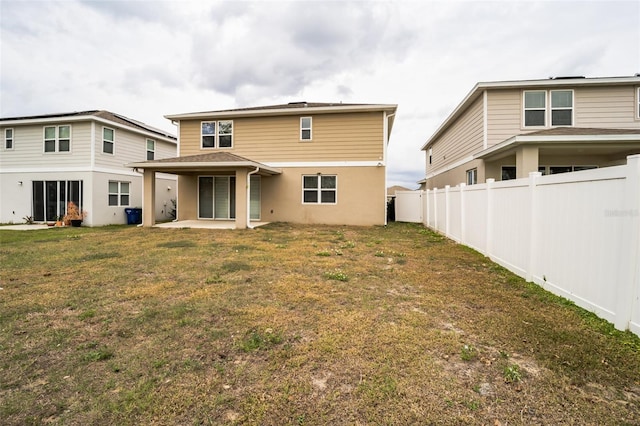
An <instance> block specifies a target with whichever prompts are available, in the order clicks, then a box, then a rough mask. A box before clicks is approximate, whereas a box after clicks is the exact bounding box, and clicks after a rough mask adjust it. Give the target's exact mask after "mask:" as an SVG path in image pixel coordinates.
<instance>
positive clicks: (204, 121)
mask: <svg viewBox="0 0 640 426" xmlns="http://www.w3.org/2000/svg"><path fill="white" fill-rule="evenodd" d="M203 123H213V146H204V144H203V138H204V137H205V136H212V135H205V134H204V133H202V124H203ZM217 132H218V123H217V122H216V121H215V120H202V121H200V149H216V133H217Z"/></svg>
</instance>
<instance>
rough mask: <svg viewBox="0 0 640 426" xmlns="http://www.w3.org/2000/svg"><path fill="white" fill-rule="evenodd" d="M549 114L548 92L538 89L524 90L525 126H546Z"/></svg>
mask: <svg viewBox="0 0 640 426" xmlns="http://www.w3.org/2000/svg"><path fill="white" fill-rule="evenodd" d="M546 115H547V92H545V91H543V90H536V91H531V92H524V125H525V127H533V126H536V127H544V126H545V125H546V120H545V118H546Z"/></svg>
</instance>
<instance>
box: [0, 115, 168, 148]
mask: <svg viewBox="0 0 640 426" xmlns="http://www.w3.org/2000/svg"><path fill="white" fill-rule="evenodd" d="M91 117H95V118H98V119H100V120H101V121H109V122H111V123H115V124H118V125H120V126H122V127H127V128H130V129H133V130H135V131H138V132H143V133H151V134H153V135H157V136H161V137H163V138H166V139H169V140H170V141H173V142H175V141H176V140H177V138H176V137H175V136H174V135H173V134H171V133H167V132H165V131H164V130H160V129H157V128H155V127H152V126H150V125H148V124H145V123H143V122H141V121H138V120H134V119H132V118H129V117H125V116H124V115H121V114H116V113H114V112H110V111H106V110H89V111H74V112H64V113H57V114H41V115H30V116H21V117H2V118H0V125H11V124H14V125H15V124H36V123H43V122H45V123H46V122H52V121H59V120H60V119H65V120H67V121H80V120H87V119H90V118H91Z"/></svg>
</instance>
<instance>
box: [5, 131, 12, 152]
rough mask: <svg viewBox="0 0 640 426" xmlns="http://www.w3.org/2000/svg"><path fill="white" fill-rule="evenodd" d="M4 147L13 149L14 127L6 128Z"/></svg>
mask: <svg viewBox="0 0 640 426" xmlns="http://www.w3.org/2000/svg"><path fill="white" fill-rule="evenodd" d="M4 149H13V129H4Z"/></svg>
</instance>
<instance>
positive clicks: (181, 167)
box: [127, 151, 282, 229]
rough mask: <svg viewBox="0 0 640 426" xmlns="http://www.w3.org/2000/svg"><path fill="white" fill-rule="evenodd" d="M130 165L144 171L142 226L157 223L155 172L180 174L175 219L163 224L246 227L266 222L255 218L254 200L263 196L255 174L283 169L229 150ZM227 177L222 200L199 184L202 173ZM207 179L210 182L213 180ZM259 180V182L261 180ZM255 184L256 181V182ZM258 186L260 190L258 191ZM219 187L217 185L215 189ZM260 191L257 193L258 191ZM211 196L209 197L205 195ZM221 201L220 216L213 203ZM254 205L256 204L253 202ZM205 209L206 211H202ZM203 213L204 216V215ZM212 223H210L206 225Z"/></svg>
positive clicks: (276, 172)
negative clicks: (222, 211) (253, 180)
mask: <svg viewBox="0 0 640 426" xmlns="http://www.w3.org/2000/svg"><path fill="white" fill-rule="evenodd" d="M127 167H131V168H133V169H134V170H135V171H141V170H142V174H143V203H142V226H145V227H151V226H156V223H155V217H154V212H153V208H147V207H146V206H155V182H156V173H168V174H175V175H178V188H177V203H176V219H177V221H176V222H169V223H163V224H160V225H159V226H160V227H168V228H170V227H174V228H180V227H199V228H210V229H245V228H252V227H254V226H260V225H264V224H265V223H264V222H260V221H259V206H258V215H257V216H256V217H254V220H253V222H252V214H251V213H252V201H254V198H252V197H255V196H257V197H258V202H259V196H260V192H259V191H260V187H259V186H256V187H255V188H253V189H254V191H252V187H251V186H252V177H254V176H275V175H279V174H281V173H282V172H281V171H280V170H279V169H276V168H273V167H269V166H267V165H264V164H262V163H259V162H256V161H253V160H250V159H248V158H244V157H240V156H238V155H235V154H231V153H228V152H220V151H218V152H212V153H208V154H198V155H189V156H184V157H175V158H165V159H161V160H149V161H142V162H137V163H130V164H127ZM203 176H206V177H217V178H221V179H225V178H226V179H227V185H226V187H225V190H226V192H225V193H224V194H223V196H224V197H223V199H222V201H220V200H215V201H214V199H213V198H212V197H213V195H212V194H209V192H207V191H206V189H207V188H205V190H203V189H202V188H200V186H201V177H203ZM212 179H213V178H211V179H210V180H211V182H209V180H207V182H206V183H207V184H212V183H213V180H212ZM258 183H259V182H258ZM254 185H255V184H254ZM256 189H257V191H255V190H256ZM216 190H217V189H216ZM256 194H257V195H256ZM206 197H210V198H206ZM203 200H205V201H207V202H209V200H210V201H211V206H203ZM220 202H222V203H223V205H218V207H220V206H222V207H223V210H224V209H225V208H226V213H225V214H224V215H223V216H222V217H220V216H219V215H218V210H217V208H218V207H215V215H214V203H220ZM205 207H206V208H205ZM254 208H255V206H254ZM203 212H204V213H203ZM203 216H204V217H203ZM206 223H209V225H205V224H206Z"/></svg>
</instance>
